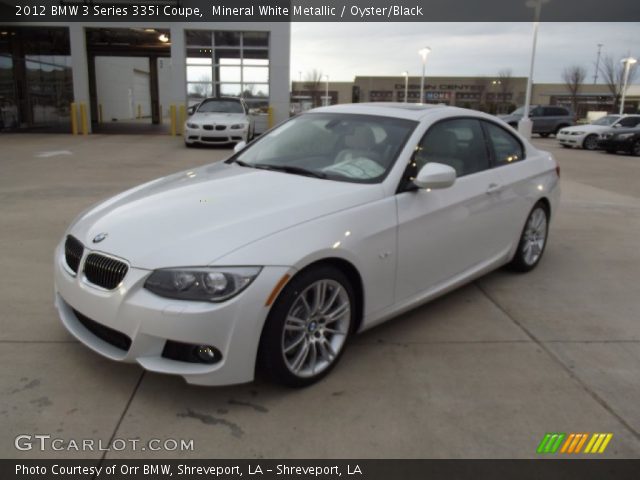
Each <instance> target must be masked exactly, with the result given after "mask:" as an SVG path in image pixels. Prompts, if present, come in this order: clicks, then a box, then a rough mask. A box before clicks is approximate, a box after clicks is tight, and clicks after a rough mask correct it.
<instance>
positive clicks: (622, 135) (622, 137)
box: [616, 133, 635, 140]
mask: <svg viewBox="0 0 640 480" xmlns="http://www.w3.org/2000/svg"><path fill="white" fill-rule="evenodd" d="M634 135H635V133H619V134H618V135H616V138H617V139H618V140H626V139H627V138H631V137H633V136H634Z"/></svg>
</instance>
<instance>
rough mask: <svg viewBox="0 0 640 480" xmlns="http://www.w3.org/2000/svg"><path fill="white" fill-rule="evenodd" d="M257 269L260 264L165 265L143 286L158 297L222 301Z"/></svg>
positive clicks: (238, 288)
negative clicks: (254, 265)
mask: <svg viewBox="0 0 640 480" xmlns="http://www.w3.org/2000/svg"><path fill="white" fill-rule="evenodd" d="M260 270H262V267H203V268H176V269H174V268H167V269H162V270H155V271H154V272H153V273H152V274H151V275H150V276H149V278H147V281H146V282H145V284H144V288H146V289H147V290H149V291H151V292H153V293H155V294H156V295H160V296H161V297H167V298H176V299H179V300H199V301H204V302H223V301H225V300H228V299H229V298H231V297H234V296H236V295H237V294H239V293H240V292H241V291H243V290H244V289H245V288H247V287H248V286H249V285H250V284H251V282H253V280H254V279H255V278H256V277H257V276H258V274H259V273H260Z"/></svg>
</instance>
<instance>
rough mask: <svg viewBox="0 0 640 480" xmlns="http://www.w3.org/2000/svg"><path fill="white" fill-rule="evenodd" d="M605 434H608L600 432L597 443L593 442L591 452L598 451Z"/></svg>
mask: <svg viewBox="0 0 640 480" xmlns="http://www.w3.org/2000/svg"><path fill="white" fill-rule="evenodd" d="M605 436H606V435H605V434H604V433H599V434H598V439H597V440H596V443H594V444H593V448H591V453H596V452H597V451H598V448H600V444H601V443H602V440H604V437H605Z"/></svg>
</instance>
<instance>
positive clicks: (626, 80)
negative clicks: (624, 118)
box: [620, 57, 638, 115]
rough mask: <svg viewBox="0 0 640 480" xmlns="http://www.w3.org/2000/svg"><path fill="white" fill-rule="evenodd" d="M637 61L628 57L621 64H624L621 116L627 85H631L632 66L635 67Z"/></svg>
mask: <svg viewBox="0 0 640 480" xmlns="http://www.w3.org/2000/svg"><path fill="white" fill-rule="evenodd" d="M637 61H638V60H636V59H635V58H633V57H627V58H623V59H622V60H621V62H622V63H624V85H623V87H622V98H621V99H620V115H622V112H623V111H624V97H625V96H626V94H627V83H629V70H630V69H631V65H633V64H634V63H636V62H637Z"/></svg>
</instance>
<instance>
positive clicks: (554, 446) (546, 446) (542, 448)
mask: <svg viewBox="0 0 640 480" xmlns="http://www.w3.org/2000/svg"><path fill="white" fill-rule="evenodd" d="M564 437H565V434H564V433H547V434H545V436H544V438H543V439H542V441H541V442H540V444H539V445H538V449H537V450H536V451H537V452H538V453H556V451H557V450H558V447H560V443H562V440H563V439H564Z"/></svg>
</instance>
